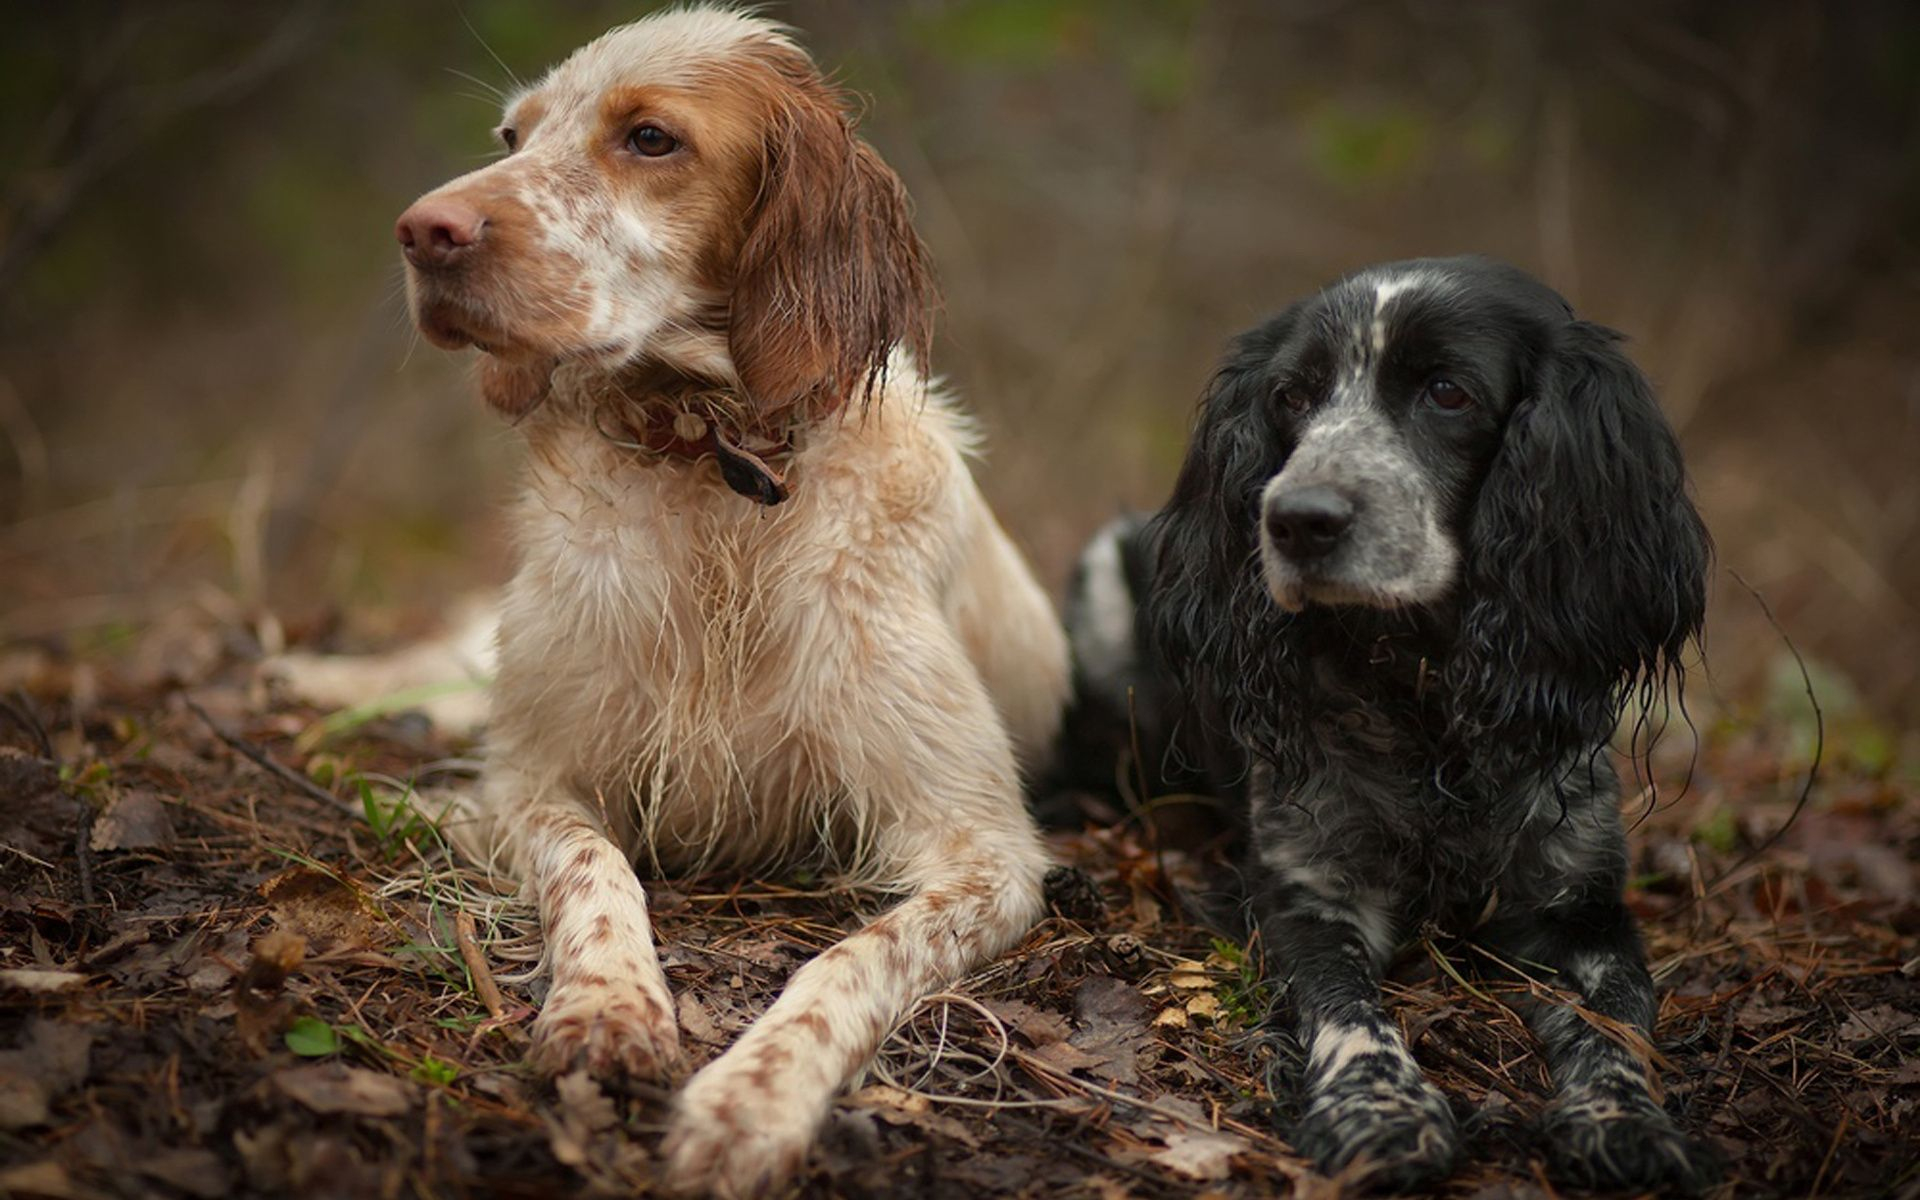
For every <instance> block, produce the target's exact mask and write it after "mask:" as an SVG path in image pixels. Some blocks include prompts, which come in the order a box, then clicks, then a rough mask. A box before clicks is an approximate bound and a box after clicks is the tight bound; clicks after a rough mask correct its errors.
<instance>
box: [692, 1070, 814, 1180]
mask: <svg viewBox="0 0 1920 1200" xmlns="http://www.w3.org/2000/svg"><path fill="white" fill-rule="evenodd" d="M700 1083H701V1081H700V1080H699V1079H698V1078H696V1079H695V1080H694V1081H693V1083H691V1084H689V1085H688V1087H687V1090H686V1091H685V1092H683V1093H682V1094H681V1096H680V1098H679V1100H678V1101H677V1102H676V1103H675V1105H674V1114H673V1119H672V1121H671V1122H670V1123H669V1125H668V1127H667V1139H666V1142H665V1143H664V1144H663V1145H662V1147H661V1153H662V1156H663V1157H664V1158H665V1159H666V1169H665V1174H664V1178H663V1180H662V1182H663V1184H664V1186H665V1188H666V1190H667V1191H668V1192H669V1193H671V1194H673V1195H678V1196H718V1197H722V1198H724V1200H746V1198H747V1197H756V1196H763V1195H767V1194H768V1193H769V1192H771V1191H772V1190H773V1189H775V1188H777V1187H779V1186H780V1185H782V1184H784V1183H786V1182H787V1181H788V1180H790V1179H792V1178H793V1177H794V1176H795V1175H797V1174H799V1172H800V1169H801V1167H802V1166H804V1165H805V1163H806V1159H807V1150H808V1147H809V1146H810V1145H811V1143H812V1140H813V1138H812V1134H813V1127H812V1123H811V1122H809V1121H806V1120H804V1119H796V1117H797V1113H796V1110H795V1108H794V1106H791V1105H789V1106H786V1107H785V1108H784V1110H782V1109H780V1108H779V1107H778V1106H772V1105H769V1104H768V1103H766V1100H767V1098H766V1097H765V1095H764V1093H762V1095H761V1096H760V1097H758V1098H751V1094H750V1093H749V1094H748V1095H739V1094H735V1093H734V1092H733V1091H732V1090H731V1089H728V1088H724V1087H704V1088H703V1087H701V1086H700Z"/></svg>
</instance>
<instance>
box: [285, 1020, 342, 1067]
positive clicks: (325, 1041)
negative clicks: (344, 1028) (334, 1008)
mask: <svg viewBox="0 0 1920 1200" xmlns="http://www.w3.org/2000/svg"><path fill="white" fill-rule="evenodd" d="M287 1049H289V1050H291V1051H293V1052H294V1053H295V1054H298V1055H299V1056H300V1057H301V1058H325V1057H326V1056H327V1055H329V1054H334V1053H336V1052H338V1051H339V1049H340V1035H339V1034H337V1033H335V1032H334V1030H333V1026H331V1025H329V1024H327V1023H326V1022H325V1021H322V1020H321V1019H320V1018H319V1017H301V1018H300V1019H299V1020H297V1021H295V1022H294V1023H293V1024H292V1026H290V1027H289V1028H288V1029H287Z"/></svg>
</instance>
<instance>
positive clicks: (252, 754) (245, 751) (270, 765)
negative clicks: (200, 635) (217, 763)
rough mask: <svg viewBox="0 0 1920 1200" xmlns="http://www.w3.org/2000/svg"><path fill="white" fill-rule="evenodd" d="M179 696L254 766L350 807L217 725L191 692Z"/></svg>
mask: <svg viewBox="0 0 1920 1200" xmlns="http://www.w3.org/2000/svg"><path fill="white" fill-rule="evenodd" d="M181 699H182V700H185V701H186V703H187V707H188V708H190V709H192V710H193V715H194V716H196V717H199V718H200V720H201V722H202V723H203V724H205V725H206V727H207V728H208V729H210V730H212V731H213V735H214V736H215V737H217V738H219V739H220V740H221V741H223V742H225V743H226V744H227V745H228V746H229V747H230V748H232V749H233V750H235V751H236V752H238V753H239V754H240V755H241V757H243V758H245V759H246V760H247V761H248V762H251V763H253V764H254V765H255V766H257V767H259V768H260V769H261V770H263V771H265V772H267V773H268V774H269V775H272V776H273V777H274V778H276V779H278V780H280V782H282V783H284V784H287V785H288V786H290V787H292V788H293V789H294V790H295V791H297V792H299V793H301V794H302V795H305V796H309V797H311V798H313V799H315V800H320V801H324V802H325V803H327V804H329V805H332V806H334V807H336V808H347V809H349V810H351V809H352V808H353V806H352V805H351V804H348V803H347V802H346V801H345V800H342V799H341V798H340V797H338V796H336V795H334V794H333V793H332V792H330V791H328V790H327V789H325V788H323V787H321V786H320V785H319V784H317V783H315V782H314V781H313V780H311V779H308V778H307V777H306V776H305V775H302V774H301V773H300V772H298V771H296V770H294V769H293V768H292V767H286V766H282V765H280V764H279V763H277V762H275V761H273V759H271V758H269V757H267V752H266V751H265V750H262V749H261V748H260V747H258V746H256V745H254V744H253V743H252V742H249V741H247V740H246V739H245V738H243V737H241V736H239V735H238V734H233V733H228V732H227V731H226V730H224V729H222V728H220V724H219V722H217V721H215V720H214V719H213V718H212V717H211V716H209V715H207V710H206V709H204V708H201V707H200V705H199V704H198V703H197V702H196V701H195V700H194V698H193V697H192V696H188V695H186V694H184V693H182V695H181Z"/></svg>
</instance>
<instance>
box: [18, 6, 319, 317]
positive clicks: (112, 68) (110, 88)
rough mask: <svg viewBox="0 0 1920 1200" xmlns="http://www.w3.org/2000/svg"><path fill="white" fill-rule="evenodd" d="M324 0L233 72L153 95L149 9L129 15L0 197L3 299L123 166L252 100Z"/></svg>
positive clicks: (299, 43) (302, 42) (307, 39)
mask: <svg viewBox="0 0 1920 1200" xmlns="http://www.w3.org/2000/svg"><path fill="white" fill-rule="evenodd" d="M320 11H321V4H320V2H319V0H308V2H307V3H303V4H300V5H298V6H296V7H294V8H293V9H292V10H291V11H290V12H289V13H288V14H287V15H286V16H285V17H283V18H281V20H280V22H279V24H277V25H276V26H274V28H273V29H272V31H270V32H269V33H268V34H266V36H264V37H262V38H261V39H260V40H259V41H258V42H256V43H255V44H254V45H253V46H252V47H251V48H250V49H248V50H247V51H246V52H245V53H244V54H242V55H241V56H240V59H239V61H237V62H235V63H233V64H232V65H230V66H221V67H210V68H208V69H206V70H203V71H200V72H197V73H195V74H192V75H189V76H187V77H186V78H184V79H181V80H179V81H178V82H175V83H172V84H169V85H167V86H165V87H160V88H155V89H152V90H150V91H147V92H145V93H144V94H142V93H140V92H137V91H136V90H135V89H133V88H131V87H130V86H128V83H127V81H126V78H125V76H126V74H127V71H126V68H127V66H128V61H129V59H130V58H131V56H132V53H133V50H134V48H135V47H136V46H137V45H138V44H139V43H140V41H141V39H142V37H143V35H144V34H145V32H146V30H147V28H148V24H149V22H150V21H151V20H152V14H151V13H150V12H144V11H140V10H130V15H128V16H127V17H125V18H124V19H123V20H122V21H121V23H120V24H119V26H118V27H116V28H115V29H114V30H113V31H112V32H111V33H110V34H109V35H107V36H106V37H104V38H102V39H99V40H98V42H97V43H96V46H95V52H94V53H93V54H92V55H91V56H90V57H89V58H88V60H87V61H86V63H84V64H83V65H82V67H81V69H80V72H79V73H78V75H77V76H76V77H75V79H74V83H73V87H72V90H71V91H69V92H68V94H67V95H66V96H65V97H63V98H62V99H61V100H60V102H59V103H57V104H55V105H54V107H53V111H52V112H51V113H50V114H49V116H48V118H47V121H46V126H45V129H44V131H43V132H42V135H41V138H40V143H41V147H42V149H41V153H40V154H39V156H38V164H37V165H35V166H29V167H28V168H27V169H25V170H23V171H22V172H21V173H20V177H19V179H18V180H17V182H16V183H15V185H14V187H13V188H12V190H11V191H10V193H9V194H8V195H6V196H5V197H4V198H3V199H0V296H3V295H9V294H11V293H12V291H13V289H14V286H15V285H16V284H17V283H18V281H19V279H20V276H21V275H22V274H23V273H24V272H25V270H26V268H27V265H28V264H29V263H30V262H31V261H32V260H33V257H34V255H35V254H37V253H38V252H39V251H40V250H41V249H42V248H43V247H44V246H45V245H46V244H47V243H48V242H49V241H50V240H51V239H52V238H53V236H54V234H55V233H57V232H58V231H59V228H60V226H61V224H62V223H63V222H65V221H66V220H67V218H68V217H69V216H71V215H72V213H73V211H74V210H75V209H76V208H78V207H79V206H80V204H81V203H82V202H83V201H84V200H85V199H86V198H87V197H88V195H89V194H90V191H91V189H93V188H94V187H96V186H98V185H99V184H100V182H101V181H102V180H104V179H105V178H107V177H108V176H109V175H110V174H111V173H112V171H113V169H114V168H115V167H117V166H118V165H119V164H120V163H122V162H123V161H125V160H126V159H127V158H129V157H131V156H132V155H133V154H134V153H135V152H136V151H138V150H139V149H141V148H142V147H143V146H145V145H146V144H147V143H148V142H150V141H151V140H152V139H153V138H154V137H155V136H156V135H158V134H159V133H161V132H162V131H164V130H166V129H167V128H169V127H170V126H172V125H173V124H174V123H175V122H178V121H180V120H182V119H183V118H185V117H188V116H191V115H193V114H195V113H198V112H201V111H203V110H206V109H213V108H220V107H224V106H226V105H230V104H233V103H236V102H238V101H240V100H243V99H245V98H246V97H247V96H249V95H251V94H252V93H253V92H255V91H257V90H258V89H259V88H260V87H261V86H262V85H263V84H265V83H266V82H267V81H268V80H270V79H271V78H273V76H274V75H276V74H278V73H279V72H280V71H282V70H283V69H285V68H286V67H287V66H289V65H290V64H292V63H293V62H294V61H295V60H296V59H297V58H298V57H299V56H300V54H301V53H302V52H303V51H304V50H306V49H307V47H308V46H309V45H310V44H311V43H312V37H313V33H314V30H315V29H316V28H317V26H318V23H319V22H318V17H319V13H320Z"/></svg>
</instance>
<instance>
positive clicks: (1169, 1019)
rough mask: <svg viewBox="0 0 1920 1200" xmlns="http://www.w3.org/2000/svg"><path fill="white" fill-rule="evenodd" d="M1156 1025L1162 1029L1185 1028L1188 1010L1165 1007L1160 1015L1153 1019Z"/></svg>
mask: <svg viewBox="0 0 1920 1200" xmlns="http://www.w3.org/2000/svg"><path fill="white" fill-rule="evenodd" d="M1153 1023H1154V1025H1155V1026H1157V1027H1159V1028H1162V1029H1185V1028H1186V1027H1187V1010H1186V1009H1184V1008H1163V1009H1161V1010H1160V1015H1159V1016H1157V1017H1155V1018H1154V1019H1153Z"/></svg>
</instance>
